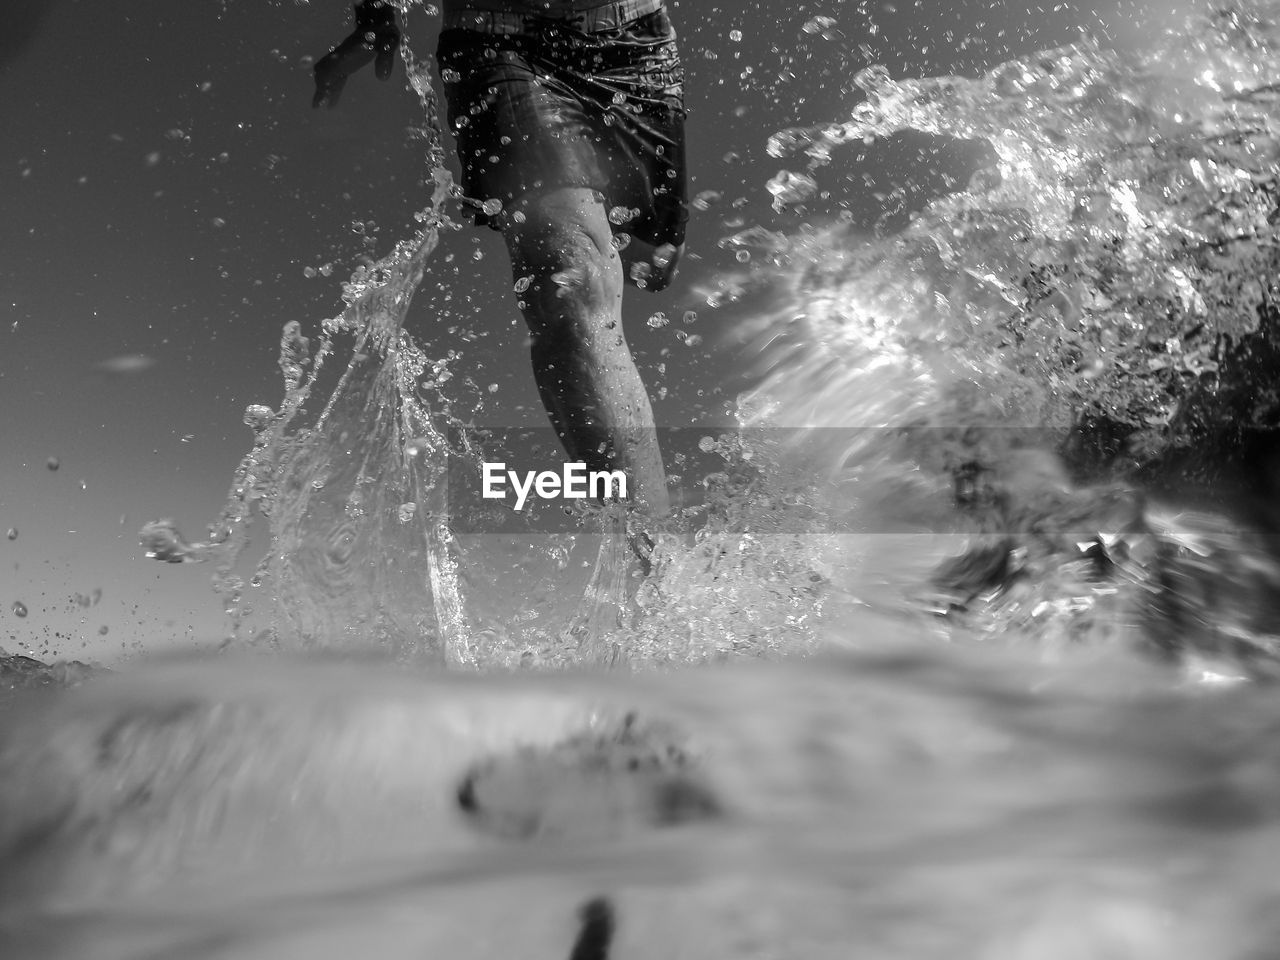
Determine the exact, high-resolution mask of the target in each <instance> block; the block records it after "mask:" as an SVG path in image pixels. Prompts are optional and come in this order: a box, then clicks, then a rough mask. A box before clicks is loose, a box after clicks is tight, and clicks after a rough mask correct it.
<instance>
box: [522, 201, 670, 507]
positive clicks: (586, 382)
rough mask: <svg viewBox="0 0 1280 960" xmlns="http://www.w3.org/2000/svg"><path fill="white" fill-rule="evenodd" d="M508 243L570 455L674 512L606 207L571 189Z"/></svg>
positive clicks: (536, 360)
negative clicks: (632, 344) (629, 335)
mask: <svg viewBox="0 0 1280 960" xmlns="http://www.w3.org/2000/svg"><path fill="white" fill-rule="evenodd" d="M520 209H521V212H523V214H524V222H523V223H516V222H515V221H514V219H512V220H509V221H508V223H507V227H506V228H505V230H504V231H503V234H504V236H505V238H506V241H507V249H508V250H509V251H510V253H511V265H512V270H513V272H514V274H515V276H516V277H517V279H519V278H524V277H527V278H529V279H530V281H531V282H530V285H529V287H528V289H527V290H525V291H524V293H523V294H521V300H522V301H523V303H524V304H525V306H524V318H525V322H526V323H527V324H528V326H529V331H530V333H531V335H532V339H533V350H532V354H533V372H534V377H535V379H536V380H537V383H538V392H539V393H540V394H541V396H542V402H543V404H544V405H545V406H546V408H547V413H548V414H549V415H550V417H551V422H552V425H553V426H554V427H555V429H556V432H557V433H558V434H559V435H560V438H561V441H562V442H563V444H564V447H565V450H566V452H567V453H568V454H569V456H570V457H571V458H573V459H574V460H581V461H582V462H584V463H585V464H586V465H587V469H589V470H622V471H623V472H624V473H625V474H626V477H627V483H628V492H629V493H630V496H631V501H632V502H633V503H642V504H643V505H644V508H645V509H646V510H647V511H648V512H649V513H650V514H652V515H654V516H665V515H666V514H667V513H668V512H669V511H670V503H669V500H668V497H667V483H666V473H665V471H664V470H663V466H662V455H661V453H660V451H659V449H658V437H657V432H656V430H655V428H654V422H653V409H652V407H651V406H650V405H649V396H648V394H647V393H646V392H645V388H644V383H643V382H642V381H641V380H640V374H639V373H638V372H637V371H636V366H635V362H634V361H633V360H632V357H631V350H630V349H629V348H628V346H627V342H626V338H625V337H624V336H623V332H622V289H623V267H622V261H621V259H620V258H619V256H618V253H617V251H616V250H614V249H613V244H612V243H611V240H612V234H611V231H610V228H609V221H608V218H607V216H606V214H605V209H604V205H603V203H602V202H601V201H600V199H599V197H598V195H597V194H596V193H595V192H594V191H592V190H588V189H585V188H577V187H570V188H562V189H557V190H551V191H548V192H546V193H542V194H539V195H537V196H536V197H534V198H533V199H531V200H529V201H528V202H527V203H525V204H524V205H523V206H522V207H521V208H520Z"/></svg>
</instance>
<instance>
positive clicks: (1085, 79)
mask: <svg viewBox="0 0 1280 960" xmlns="http://www.w3.org/2000/svg"><path fill="white" fill-rule="evenodd" d="M1278 17H1280V8H1278V7H1277V5H1276V4H1275V3H1270V2H1267V3H1257V2H1242V3H1232V4H1227V5H1223V6H1221V7H1215V8H1214V9H1213V10H1212V11H1210V12H1209V13H1206V14H1203V15H1202V16H1200V17H1199V18H1197V19H1196V20H1194V21H1193V22H1192V23H1190V24H1189V25H1188V26H1187V28H1186V29H1181V30H1178V31H1177V32H1174V33H1170V34H1168V35H1166V36H1165V37H1163V38H1161V39H1160V41H1159V42H1158V43H1156V44H1155V45H1154V46H1153V47H1152V48H1150V49H1148V50H1146V51H1143V52H1142V53H1140V54H1129V53H1120V52H1117V51H1114V50H1108V49H1105V48H1104V47H1102V46H1101V45H1100V44H1099V43H1098V42H1097V41H1095V40H1092V39H1089V38H1085V39H1083V40H1081V41H1080V42H1079V43H1076V44H1073V45H1071V46H1067V47H1062V48H1060V49H1057V50H1049V51H1044V52H1042V53H1038V54H1035V55H1033V56H1030V57H1025V58H1022V59H1018V60H1013V61H1010V62H1008V63H1004V64H1001V65H1000V66H998V67H996V68H995V69H994V70H992V71H990V72H989V73H987V74H986V75H984V76H982V77H979V78H976V79H966V78H961V77H943V78H928V79H922V80H899V81H895V80H891V79H890V78H889V76H888V73H887V71H886V70H885V69H884V68H883V67H869V68H867V69H865V70H863V71H862V72H861V73H859V74H858V75H857V77H856V83H857V85H858V86H859V87H860V88H861V89H862V90H863V91H864V92H865V94H866V97H865V99H864V100H863V101H862V102H860V103H859V104H858V105H857V106H856V107H854V109H853V110H852V113H851V116H850V118H849V119H848V120H847V121H844V122H842V123H837V124H832V125H829V126H826V127H822V128H804V129H791V130H785V131H782V132H780V133H778V134H776V135H775V136H774V137H772V138H771V140H770V142H769V152H770V153H771V154H773V155H775V156H780V157H781V156H791V155H797V154H798V155H801V156H804V157H806V158H807V160H808V167H809V174H811V175H820V170H821V168H822V167H824V166H825V165H827V164H828V163H830V162H831V161H832V159H833V157H836V156H837V154H838V152H840V151H848V150H850V149H851V147H856V148H859V149H864V150H865V148H866V147H868V146H870V145H871V144H873V143H874V142H875V140H876V139H877V138H883V137H890V136H893V135H896V134H899V133H902V132H904V131H912V132H915V133H923V134H928V135H933V136H941V137H952V138H960V139H966V140H980V141H983V142H985V143H986V144H988V145H989V146H990V149H991V152H992V154H993V156H994V164H993V165H992V166H990V167H989V168H988V169H984V170H981V171H980V172H979V173H978V174H977V175H976V176H975V177H974V179H973V181H972V182H971V183H970V184H969V186H968V188H967V189H965V190H961V191H960V192H958V193H954V194H951V195H950V196H947V197H944V198H942V199H939V200H936V201H934V202H933V203H931V204H929V205H928V206H927V207H925V209H923V210H921V211H919V212H918V213H917V214H915V215H914V216H913V217H912V219H911V222H910V223H909V225H908V226H907V227H906V228H905V229H903V230H901V231H900V232H896V233H894V234H893V235H892V236H890V237H886V238H883V239H882V238H874V237H871V238H866V240H865V242H857V237H856V235H854V232H853V231H852V230H850V229H849V228H848V227H845V228H843V229H842V228H840V227H832V228H830V229H828V230H820V231H812V232H811V233H810V234H809V235H808V236H799V237H795V238H791V243H790V246H791V249H790V250H789V251H788V253H789V256H790V257H791V258H792V260H793V262H794V263H796V264H803V265H804V267H803V270H801V269H796V274H797V275H798V283H799V284H801V285H802V286H803V288H804V292H805V294H806V299H807V300H808V304H807V305H809V306H811V307H812V308H813V309H811V310H810V311H809V312H808V317H807V324H808V326H809V327H810V329H811V333H810V336H811V337H812V339H813V340H815V341H820V342H822V343H824V344H826V345H829V346H830V347H832V349H833V350H834V351H836V353H838V354H847V353H854V354H855V355H856V354H859V353H861V352H864V351H865V352H866V353H868V354H870V353H875V354H878V355H881V356H885V355H886V348H896V350H897V351H899V353H900V354H906V355H910V356H912V357H919V358H920V359H921V361H922V362H923V364H924V365H925V366H929V367H933V368H935V369H936V368H943V369H944V370H945V369H946V367H948V366H950V367H952V369H951V370H949V371H947V374H946V376H945V379H947V380H949V381H953V382H954V381H958V380H965V379H967V380H971V381H974V382H977V383H978V384H980V389H981V390H982V391H983V392H989V393H991V394H993V395H995V396H998V397H1000V398H1003V401H1004V402H1003V406H1004V407H1005V410H1004V411H1001V414H1002V419H1003V420H1004V421H1005V422H1013V423H1021V424H1024V425H1034V426H1049V427H1062V428H1065V427H1068V426H1070V425H1072V424H1074V423H1076V422H1078V421H1079V420H1080V418H1081V417H1082V416H1085V415H1093V416H1098V417H1104V418H1107V419H1109V420H1112V421H1116V422H1119V423H1122V424H1125V425H1128V426H1130V427H1131V428H1132V431H1131V436H1130V444H1129V449H1130V454H1131V455H1132V456H1133V457H1135V458H1137V459H1140V460H1142V459H1149V458H1150V457H1151V456H1154V455H1155V454H1157V453H1158V452H1160V451H1162V450H1165V449H1167V448H1168V447H1170V446H1171V445H1175V444H1181V443H1189V442H1192V441H1193V440H1195V439H1197V438H1199V437H1202V436H1203V435H1204V433H1205V431H1206V430H1207V429H1212V426H1213V425H1212V424H1206V423H1204V422H1202V420H1203V418H1197V416H1196V410H1195V409H1193V408H1194V407H1195V406H1196V400H1197V397H1198V396H1199V395H1200V394H1203V393H1212V392H1213V391H1214V390H1215V389H1217V387H1218V380H1217V374H1218V367H1219V364H1220V362H1221V361H1222V359H1223V355H1224V352H1225V351H1226V349H1227V348H1228V347H1229V345H1230V344H1231V343H1233V342H1238V341H1239V339H1240V338H1241V337H1243V336H1244V335H1246V334H1248V333H1250V332H1253V331H1255V330H1256V329H1257V328H1258V324H1259V320H1260V315H1261V314H1262V312H1263V311H1264V310H1265V309H1274V308H1275V303H1276V299H1277V294H1276V291H1275V288H1274V278H1275V277H1276V275H1277V273H1278V272H1280V253H1278V252H1277V251H1278V249H1280V244H1278V242H1277V240H1278V238H1280V233H1278V220H1277V217H1276V210H1277V199H1276V198H1277V190H1278V186H1280V173H1278V166H1277V160H1276V158H1277V155H1278V153H1280V95H1277V90H1278V89H1280V66H1278V65H1280V26H1277V18H1278ZM906 201H907V194H906V192H905V191H899V192H898V193H897V195H891V196H887V197H886V198H885V202H884V204H883V210H882V221H889V220H891V219H893V218H894V217H900V216H901V215H902V213H903V212H904V209H905V204H906ZM944 356H946V357H947V359H948V360H949V359H951V358H954V360H955V362H954V363H947V362H944V361H943V357H944ZM841 359H842V360H843V359H844V357H843V356H842V357H841ZM855 362H856V356H855ZM777 385H778V384H777V383H776V380H775V382H774V383H773V384H771V386H777ZM839 389H840V388H839V387H838V386H837V387H836V388H835V392H836V393H837V394H838V392H839ZM794 399H795V400H797V401H798V400H800V399H801V398H798V397H797V398H794ZM804 399H805V401H807V403H808V405H809V406H810V407H812V406H813V405H814V404H818V403H821V402H822V398H821V397H813V396H810V397H806V398H804ZM823 412H824V413H829V412H830V411H823ZM863 422H867V421H866V420H865V418H864V421H863Z"/></svg>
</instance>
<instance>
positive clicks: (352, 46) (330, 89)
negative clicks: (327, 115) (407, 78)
mask: <svg viewBox="0 0 1280 960" xmlns="http://www.w3.org/2000/svg"><path fill="white" fill-rule="evenodd" d="M355 14H356V29H355V32H354V33H352V34H351V36H349V37H347V39H345V40H343V41H342V43H340V44H338V46H336V47H334V48H333V49H332V50H330V51H329V52H328V53H327V54H325V56H323V57H321V58H320V60H319V61H317V62H316V65H315V68H314V69H315V75H316V94H315V96H314V97H313V98H312V100H311V106H313V107H319V106H328V107H329V108H330V109H332V108H333V107H336V106H337V105H338V98H339V97H341V96H342V88H343V86H344V85H345V84H346V82H347V77H349V76H351V74H353V73H355V72H356V71H357V70H359V69H360V68H361V67H363V66H364V65H365V64H367V63H368V62H369V61H370V60H374V59H375V58H376V60H377V63H376V64H375V65H374V73H376V74H377V75H378V79H379V80H386V79H387V77H389V76H391V71H392V70H393V69H394V68H395V65H396V51H397V50H398V49H399V47H400V28H399V27H398V26H396V8H395V7H394V6H392V5H391V3H390V2H389V0H361V2H360V3H357V4H356V7H355Z"/></svg>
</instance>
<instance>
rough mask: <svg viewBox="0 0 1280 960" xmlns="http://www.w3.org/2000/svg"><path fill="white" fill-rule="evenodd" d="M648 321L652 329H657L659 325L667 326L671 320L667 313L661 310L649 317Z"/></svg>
mask: <svg viewBox="0 0 1280 960" xmlns="http://www.w3.org/2000/svg"><path fill="white" fill-rule="evenodd" d="M648 322H649V326H650V327H651V328H652V329H654V330H657V329H658V328H659V327H665V326H666V325H667V324H668V323H670V322H671V321H670V320H668V319H667V315H666V314H665V313H663V312H662V311H661V310H659V311H658V312H657V313H655V314H654V315H653V316H651V317H650V318H649V321H648Z"/></svg>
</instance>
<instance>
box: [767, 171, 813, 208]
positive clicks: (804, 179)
mask: <svg viewBox="0 0 1280 960" xmlns="http://www.w3.org/2000/svg"><path fill="white" fill-rule="evenodd" d="M765 186H766V187H767V188H768V190H769V192H770V193H771V194H773V208H774V209H775V210H781V209H782V208H783V207H784V206H786V205H787V204H789V203H799V202H801V201H802V200H807V199H808V198H809V197H811V196H813V195H814V194H815V193H817V192H818V184H817V181H815V180H814V179H813V177H811V176H809V175H808V174H804V173H795V172H793V171H791V170H779V171H778V175H777V176H775V177H774V178H773V179H772V180H770V181H769V182H768V183H767V184H766V185H765Z"/></svg>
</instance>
